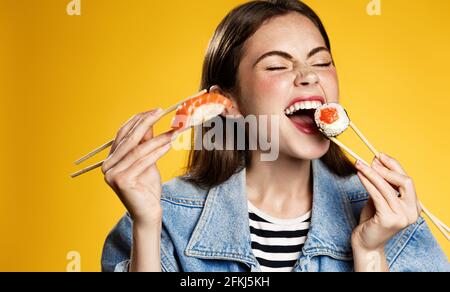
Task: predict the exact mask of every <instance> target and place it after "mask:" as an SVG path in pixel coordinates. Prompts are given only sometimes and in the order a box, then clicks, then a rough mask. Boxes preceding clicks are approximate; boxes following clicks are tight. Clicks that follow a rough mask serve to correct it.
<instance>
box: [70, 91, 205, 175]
mask: <svg viewBox="0 0 450 292" xmlns="http://www.w3.org/2000/svg"><path fill="white" fill-rule="evenodd" d="M207 92H208V90H206V89H203V90H202V91H200V92H198V93H196V94H194V95H192V96H190V97H188V98H186V99H184V100H183V101H180V102H179V103H177V104H175V105H173V106H171V107H169V108H167V109H166V110H165V111H164V113H163V114H162V115H161V118H162V117H164V116H166V115H168V114H169V113H171V112H173V111H174V110H176V109H178V107H180V106H181V105H183V104H184V103H185V102H186V101H188V100H190V99H193V98H196V97H199V96H201V95H203V94H205V93H207ZM113 143H114V139H113V140H111V141H109V142H107V143H105V144H103V145H102V146H100V147H98V148H97V149H95V150H93V151H91V152H89V153H88V154H86V155H85V156H83V157H81V158H80V159H78V160H77V161H75V165H79V164H81V163H83V162H84V161H86V160H88V159H89V158H91V157H93V156H95V155H96V154H97V153H100V152H101V151H103V150H105V149H106V148H108V147H110V146H112V144H113ZM103 162H104V160H103V161H101V162H98V163H96V164H94V165H91V166H88V167H86V168H83V169H82V170H80V171H77V172H75V173H73V174H72V175H71V177H72V178H75V177H78V176H80V175H82V174H85V173H87V172H89V171H91V170H94V169H96V168H99V167H101V166H102V165H103Z"/></svg>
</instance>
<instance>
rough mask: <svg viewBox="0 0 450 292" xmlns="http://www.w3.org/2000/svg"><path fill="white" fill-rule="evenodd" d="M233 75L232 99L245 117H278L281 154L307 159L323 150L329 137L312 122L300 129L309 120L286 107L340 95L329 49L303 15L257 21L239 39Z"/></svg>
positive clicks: (325, 151)
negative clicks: (259, 23)
mask: <svg viewBox="0 0 450 292" xmlns="http://www.w3.org/2000/svg"><path fill="white" fill-rule="evenodd" d="M238 80H239V96H238V98H237V104H238V109H239V111H240V112H241V113H242V114H243V115H244V116H247V115H256V116H260V115H268V116H271V115H279V116H280V120H279V124H280V129H279V145H280V154H285V155H288V156H291V157H295V158H298V159H309V160H312V159H317V158H320V157H322V156H324V155H325V154H326V153H327V151H328V149H329V147H330V141H329V140H328V139H326V138H325V137H324V136H323V135H322V134H320V133H319V132H318V130H317V129H316V128H315V127H313V128H314V129H315V130H314V131H312V132H311V131H310V130H307V129H306V130H305V129H304V128H305V127H304V126H302V125H305V123H306V124H308V122H311V121H310V120H308V119H307V117H306V116H303V117H301V116H297V117H296V118H292V116H291V117H288V115H286V112H285V111H286V109H287V108H288V107H289V106H291V105H292V103H293V102H294V101H295V100H296V99H298V98H300V99H302V98H304V97H316V98H317V99H319V100H320V99H322V102H323V103H325V102H337V101H338V100H339V87H338V78H337V73H336V68H335V67H334V65H333V64H332V57H331V54H330V52H329V51H328V49H326V45H325V41H324V39H323V37H322V35H321V34H320V31H319V30H318V29H317V27H316V26H315V25H314V24H313V23H312V22H311V21H310V20H309V19H308V18H306V17H305V16H302V15H301V14H299V13H290V14H287V15H285V16H279V17H276V18H273V19H271V20H270V21H268V22H266V23H265V24H264V25H262V26H261V27H260V28H259V30H258V31H257V32H256V33H255V34H254V35H253V36H252V37H251V38H249V39H248V40H247V41H246V42H245V44H244V48H243V55H242V59H241V63H240V65H239V71H238ZM306 128H308V126H306Z"/></svg>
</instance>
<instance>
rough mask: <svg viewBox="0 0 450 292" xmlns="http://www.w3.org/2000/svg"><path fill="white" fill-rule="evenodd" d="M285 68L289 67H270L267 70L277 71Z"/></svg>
mask: <svg viewBox="0 0 450 292" xmlns="http://www.w3.org/2000/svg"><path fill="white" fill-rule="evenodd" d="M285 69H287V67H270V68H267V70H269V71H277V70H285Z"/></svg>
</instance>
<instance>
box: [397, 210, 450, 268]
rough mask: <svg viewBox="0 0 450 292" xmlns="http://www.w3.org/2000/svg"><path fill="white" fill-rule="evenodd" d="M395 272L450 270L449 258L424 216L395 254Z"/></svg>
mask: <svg viewBox="0 0 450 292" xmlns="http://www.w3.org/2000/svg"><path fill="white" fill-rule="evenodd" d="M390 269H391V271H393V272H450V264H449V262H448V258H447V256H446V254H445V253H444V251H443V250H442V248H441V247H440V246H439V244H438V242H437V241H436V239H435V238H434V236H433V234H432V233H431V231H430V229H429V227H428V225H427V223H426V222H425V220H423V218H420V219H419V221H418V222H417V226H416V228H415V229H414V232H413V234H412V235H411V236H410V237H409V240H408V241H407V243H406V244H405V245H404V246H403V249H401V251H399V252H397V253H394V254H393V259H392V262H391V264H390Z"/></svg>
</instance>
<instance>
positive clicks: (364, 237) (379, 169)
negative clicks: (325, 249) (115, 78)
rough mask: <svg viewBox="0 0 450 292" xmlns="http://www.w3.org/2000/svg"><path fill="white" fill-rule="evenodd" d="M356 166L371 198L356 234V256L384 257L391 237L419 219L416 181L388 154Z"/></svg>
mask: <svg viewBox="0 0 450 292" xmlns="http://www.w3.org/2000/svg"><path fill="white" fill-rule="evenodd" d="M356 168H357V169H358V177H359V178H360V180H361V182H362V184H363V185H364V187H365V188H366V190H367V192H368V193H369V196H370V198H369V201H368V203H367V205H366V206H365V207H364V208H363V210H362V212H361V217H360V224H359V226H357V227H356V228H355V230H354V231H353V234H352V247H353V251H354V254H356V255H358V254H364V255H366V256H367V255H368V254H370V253H372V254H373V253H375V254H377V253H378V254H381V255H383V256H384V246H385V244H386V243H387V242H388V241H389V239H391V238H392V237H393V236H394V235H395V234H397V233H398V232H400V231H401V230H403V229H404V228H406V227H408V226H409V225H411V224H413V223H415V222H416V221H417V220H418V218H419V215H420V213H421V208H420V204H419V201H418V199H417V196H416V190H415V186H414V182H413V180H412V179H411V178H410V177H409V176H408V174H407V173H406V172H405V170H404V169H403V168H402V166H401V165H400V163H398V162H397V161H396V160H395V159H394V158H392V157H389V156H387V155H385V154H382V155H381V161H380V160H378V159H376V158H375V160H374V161H373V164H372V166H371V167H369V166H367V165H365V164H364V163H362V162H359V163H357V165H356ZM399 194H400V197H399ZM356 260H357V259H355V262H356ZM355 264H356V263H355Z"/></svg>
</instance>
